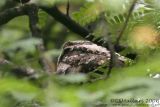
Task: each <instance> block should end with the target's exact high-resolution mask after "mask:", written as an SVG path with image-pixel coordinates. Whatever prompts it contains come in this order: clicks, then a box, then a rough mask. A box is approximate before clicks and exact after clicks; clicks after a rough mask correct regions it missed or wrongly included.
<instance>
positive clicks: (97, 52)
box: [57, 41, 126, 74]
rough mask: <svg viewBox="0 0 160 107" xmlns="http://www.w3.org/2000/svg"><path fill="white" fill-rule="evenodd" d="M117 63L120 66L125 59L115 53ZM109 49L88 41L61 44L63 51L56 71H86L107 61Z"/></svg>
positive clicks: (61, 72) (63, 72)
mask: <svg viewBox="0 0 160 107" xmlns="http://www.w3.org/2000/svg"><path fill="white" fill-rule="evenodd" d="M115 55H116V57H117V61H118V64H119V65H120V66H121V65H123V64H124V61H125V60H126V59H125V58H124V57H123V56H120V55H119V54H118V53H115ZM109 60H110V51H109V50H107V49H106V48H104V47H102V46H98V45H96V44H94V43H92V42H90V41H71V42H67V43H65V44H64V46H63V52H62V54H61V55H60V57H59V60H58V63H57V73H58V74H67V73H78V72H81V73H87V72H89V71H92V70H94V69H96V68H97V67H98V66H100V65H102V64H104V63H108V62H109Z"/></svg>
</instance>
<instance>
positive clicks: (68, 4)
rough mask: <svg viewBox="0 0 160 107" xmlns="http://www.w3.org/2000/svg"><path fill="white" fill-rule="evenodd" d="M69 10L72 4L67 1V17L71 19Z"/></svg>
mask: <svg viewBox="0 0 160 107" xmlns="http://www.w3.org/2000/svg"><path fill="white" fill-rule="evenodd" d="M69 8H70V2H69V0H68V1H67V7H66V15H67V16H68V17H69Z"/></svg>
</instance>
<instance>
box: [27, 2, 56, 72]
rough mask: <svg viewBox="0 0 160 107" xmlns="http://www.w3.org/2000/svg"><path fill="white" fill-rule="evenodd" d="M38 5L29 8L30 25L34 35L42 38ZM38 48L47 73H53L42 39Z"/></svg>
mask: <svg viewBox="0 0 160 107" xmlns="http://www.w3.org/2000/svg"><path fill="white" fill-rule="evenodd" d="M38 9H39V8H38V7H37V6H36V5H33V6H32V7H31V8H30V9H28V17H29V27H30V30H31V32H32V36H33V37H36V38H42V32H41V30H40V29H39V27H38V19H39V18H38ZM37 50H38V51H39V53H40V55H41V58H40V63H41V64H42V66H43V68H44V70H45V71H47V73H51V72H52V71H53V67H52V65H51V63H50V61H49V60H48V59H47V58H46V57H45V56H44V55H43V53H44V50H45V47H44V43H43V41H42V43H41V44H38V46H37Z"/></svg>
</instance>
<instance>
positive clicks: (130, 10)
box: [115, 0, 137, 46]
mask: <svg viewBox="0 0 160 107" xmlns="http://www.w3.org/2000/svg"><path fill="white" fill-rule="evenodd" d="M136 2H137V0H134V1H133V3H132V5H131V7H130V9H129V11H128V15H127V17H126V21H125V23H124V26H123V27H122V29H121V31H120V33H119V35H118V37H117V39H116V43H115V44H116V46H118V45H119V41H120V39H121V38H122V36H123V34H124V31H125V30H126V28H127V25H128V22H129V18H130V16H131V14H132V11H133V9H134V6H135V4H136Z"/></svg>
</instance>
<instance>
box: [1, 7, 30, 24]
mask: <svg viewBox="0 0 160 107" xmlns="http://www.w3.org/2000/svg"><path fill="white" fill-rule="evenodd" d="M32 6H33V4H26V5H23V6H20V7H14V8H11V9H8V10H5V11H3V12H1V13H0V26H2V25H3V24H6V23H8V22H9V21H10V20H12V19H14V18H15V17H18V16H23V15H27V10H28V9H29V8H31V7H32Z"/></svg>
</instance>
